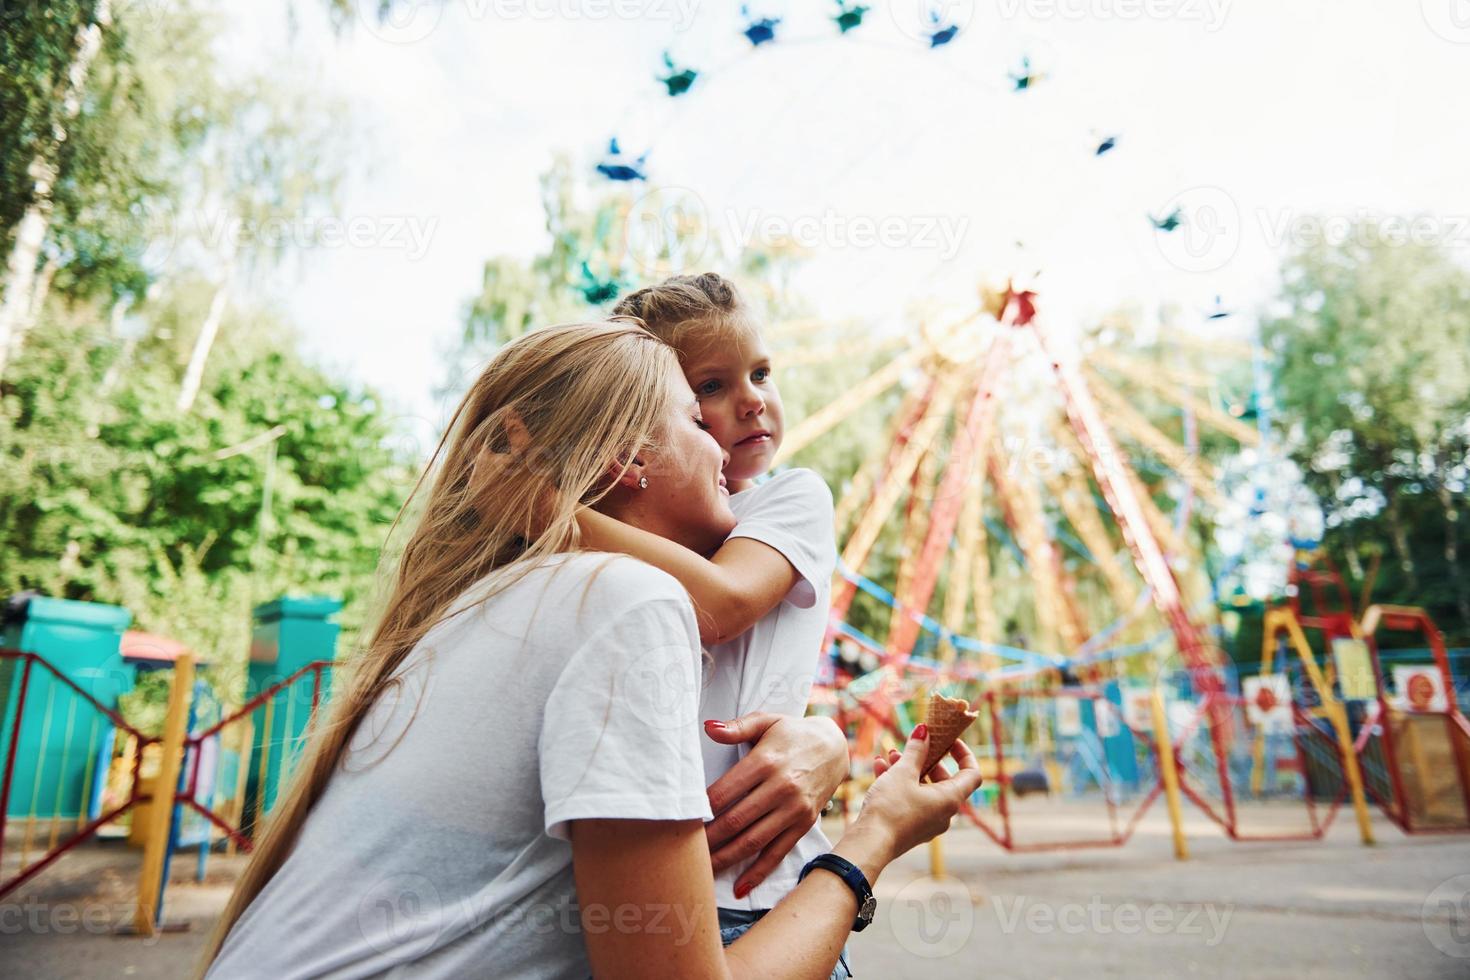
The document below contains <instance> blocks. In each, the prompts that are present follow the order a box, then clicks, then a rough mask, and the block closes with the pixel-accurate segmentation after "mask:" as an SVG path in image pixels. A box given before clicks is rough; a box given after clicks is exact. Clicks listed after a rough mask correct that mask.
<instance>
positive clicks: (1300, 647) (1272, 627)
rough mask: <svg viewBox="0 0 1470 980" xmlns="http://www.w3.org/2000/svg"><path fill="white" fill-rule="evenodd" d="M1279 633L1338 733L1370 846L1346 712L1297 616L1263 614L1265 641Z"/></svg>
mask: <svg viewBox="0 0 1470 980" xmlns="http://www.w3.org/2000/svg"><path fill="white" fill-rule="evenodd" d="M1281 630H1286V635H1287V637H1288V638H1289V639H1290V640H1291V645H1292V647H1294V648H1295V649H1296V653H1297V656H1298V657H1299V658H1301V661H1302V666H1303V667H1305V668H1306V670H1307V676H1308V677H1309V678H1310V679H1311V681H1312V686H1313V687H1314V688H1316V689H1317V699H1318V700H1319V701H1321V702H1322V710H1323V711H1325V712H1326V713H1327V719H1328V721H1330V722H1332V728H1333V730H1334V731H1336V733H1337V748H1338V750H1339V751H1340V752H1341V753H1342V769H1343V774H1344V775H1346V776H1347V781H1348V789H1349V790H1350V791H1351V793H1352V797H1353V812H1354V813H1356V814H1357V817H1358V834H1359V836H1361V837H1362V838H1363V843H1364V844H1372V843H1373V821H1372V820H1371V819H1370V818H1369V816H1368V800H1367V798H1366V797H1365V796H1364V795H1363V773H1362V771H1361V770H1360V769H1359V768H1358V754H1357V753H1356V752H1355V751H1353V736H1352V732H1351V731H1350V730H1349V729H1348V721H1347V711H1346V710H1345V709H1344V708H1343V706H1342V702H1341V701H1339V700H1338V699H1337V697H1336V696H1335V695H1334V694H1333V693H1332V687H1331V686H1330V685H1329V684H1328V683H1327V681H1326V679H1325V678H1324V677H1323V676H1322V669H1321V668H1320V667H1318V666H1317V659H1316V657H1314V656H1313V655H1312V646H1311V644H1309V643H1308V642H1307V635H1306V634H1305V633H1303V632H1302V626H1301V623H1298V622H1297V619H1296V615H1295V614H1294V613H1292V611H1291V610H1290V609H1272V610H1269V611H1268V612H1267V613H1266V621H1265V632H1266V639H1265V642H1267V643H1270V642H1272V641H1273V640H1274V638H1275V636H1276V634H1277V633H1278V632H1280V631H1281Z"/></svg>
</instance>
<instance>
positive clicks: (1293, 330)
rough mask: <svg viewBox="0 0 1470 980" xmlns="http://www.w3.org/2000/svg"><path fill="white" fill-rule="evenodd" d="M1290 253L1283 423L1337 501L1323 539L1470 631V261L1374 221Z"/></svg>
mask: <svg viewBox="0 0 1470 980" xmlns="http://www.w3.org/2000/svg"><path fill="white" fill-rule="evenodd" d="M1361 231H1362V232H1363V233H1360V234H1353V235H1350V236H1348V238H1347V240H1346V241H1345V242H1344V243H1342V244H1321V245H1318V246H1316V247H1313V248H1308V249H1304V250H1302V251H1301V252H1299V253H1298V254H1296V255H1294V256H1292V257H1291V259H1290V260H1289V261H1288V262H1287V264H1286V266H1285V268H1284V270H1283V276H1282V284H1281V291H1280V302H1279V307H1280V308H1279V311H1277V312H1276V313H1275V315H1273V316H1272V317H1270V318H1269V319H1268V320H1267V321H1266V322H1265V323H1264V324H1263V333H1264V337H1265V339H1266V342H1267V344H1268V345H1269V346H1270V348H1271V350H1272V351H1273V352H1274V354H1275V356H1276V364H1275V373H1276V384H1277V389H1278V392H1277V398H1278V400H1279V403H1280V410H1281V423H1282V425H1283V427H1284V429H1285V431H1286V435H1287V437H1288V439H1289V445H1290V447H1291V452H1292V455H1293V458H1294V459H1295V460H1296V461H1297V463H1298V464H1299V465H1300V467H1301V469H1302V471H1303V473H1304V474H1305V478H1306V480H1307V483H1308V484H1309V486H1311V488H1312V489H1313V490H1314V491H1315V492H1316V493H1317V495H1318V497H1320V499H1321V500H1322V503H1323V507H1324V510H1325V512H1326V522H1327V536H1326V545H1327V547H1328V551H1329V553H1330V554H1333V555H1334V556H1336V558H1337V559H1338V561H1339V563H1340V565H1341V566H1342V567H1343V568H1345V569H1349V570H1351V571H1352V574H1353V575H1354V576H1355V577H1357V578H1359V579H1362V578H1364V577H1366V576H1367V575H1368V574H1369V573H1368V569H1371V568H1372V567H1374V564H1375V563H1374V555H1375V554H1376V555H1379V556H1384V557H1385V560H1384V561H1383V562H1382V565H1381V569H1380V570H1379V573H1378V576H1377V581H1376V584H1375V588H1374V592H1373V597H1374V598H1375V599H1376V600H1377V601H1383V602H1390V601H1391V602H1400V603H1405V604H1410V605H1423V606H1426V607H1428V608H1429V609H1430V610H1431V612H1432V613H1433V614H1434V615H1435V616H1436V617H1437V618H1438V619H1439V621H1440V625H1441V627H1442V628H1444V629H1446V631H1447V632H1449V633H1451V634H1452V635H1453V636H1455V637H1456V638H1457V639H1458V640H1459V641H1460V642H1465V641H1466V640H1467V639H1470V573H1467V570H1466V568H1465V564H1466V560H1465V551H1464V546H1465V537H1466V536H1465V529H1464V525H1465V516H1464V510H1463V506H1462V502H1463V500H1464V494H1465V489H1466V485H1467V481H1470V466H1467V461H1466V454H1467V451H1470V272H1467V271H1466V269H1465V268H1464V267H1463V266H1462V265H1460V264H1458V263H1457V262H1456V261H1455V258H1454V256H1453V255H1451V254H1450V253H1449V252H1448V251H1447V250H1445V249H1444V248H1441V247H1434V246H1428V245H1420V244H1412V243H1402V244H1396V243H1392V242H1390V241H1386V240H1383V239H1382V238H1381V237H1375V236H1373V235H1371V234H1369V233H1368V232H1371V229H1365V230H1361Z"/></svg>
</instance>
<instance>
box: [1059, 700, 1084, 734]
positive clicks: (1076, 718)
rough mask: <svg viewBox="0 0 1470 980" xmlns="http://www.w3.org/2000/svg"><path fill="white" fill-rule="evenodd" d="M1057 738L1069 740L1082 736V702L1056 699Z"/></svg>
mask: <svg viewBox="0 0 1470 980" xmlns="http://www.w3.org/2000/svg"><path fill="white" fill-rule="evenodd" d="M1056 705H1057V737H1058V738H1071V737H1074V736H1077V735H1081V734H1082V702H1081V701H1080V700H1078V699H1077V698H1057V700H1056Z"/></svg>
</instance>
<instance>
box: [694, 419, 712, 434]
mask: <svg viewBox="0 0 1470 980" xmlns="http://www.w3.org/2000/svg"><path fill="white" fill-rule="evenodd" d="M694 424H695V425H697V426H699V427H700V429H701V430H703V431H705V432H708V431H709V425H708V424H707V423H706V422H705V421H704V419H695V420H694Z"/></svg>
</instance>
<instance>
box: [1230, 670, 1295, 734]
mask: <svg viewBox="0 0 1470 980" xmlns="http://www.w3.org/2000/svg"><path fill="white" fill-rule="evenodd" d="M1240 687H1241V694H1242V695H1243V696H1244V698H1245V717H1246V720H1247V721H1249V722H1250V723H1251V724H1252V725H1255V726H1256V727H1257V728H1261V729H1264V730H1265V731H1268V732H1289V731H1291V729H1292V718H1291V682H1290V681H1288V680H1287V679H1286V675H1285V674H1258V675H1256V676H1255V677H1247V678H1246V679H1245V680H1244V681H1242V682H1241V685H1240Z"/></svg>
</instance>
